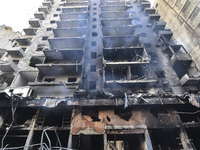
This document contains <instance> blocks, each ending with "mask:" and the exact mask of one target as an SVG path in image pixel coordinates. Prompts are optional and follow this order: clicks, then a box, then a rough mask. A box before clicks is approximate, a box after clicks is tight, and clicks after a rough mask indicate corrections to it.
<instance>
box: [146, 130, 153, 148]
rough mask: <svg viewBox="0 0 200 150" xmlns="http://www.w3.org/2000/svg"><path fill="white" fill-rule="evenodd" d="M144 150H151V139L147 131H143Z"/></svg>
mask: <svg viewBox="0 0 200 150" xmlns="http://www.w3.org/2000/svg"><path fill="white" fill-rule="evenodd" d="M145 150H153V146H152V143H151V138H150V136H149V131H148V130H147V129H146V130H145Z"/></svg>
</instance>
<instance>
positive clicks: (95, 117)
mask: <svg viewBox="0 0 200 150" xmlns="http://www.w3.org/2000/svg"><path fill="white" fill-rule="evenodd" d="M84 116H90V117H91V118H92V121H93V122H95V121H101V120H100V119H99V110H98V108H95V107H90V108H87V107H83V109H82V117H83V118H84Z"/></svg>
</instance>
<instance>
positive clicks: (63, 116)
mask: <svg viewBox="0 0 200 150" xmlns="http://www.w3.org/2000/svg"><path fill="white" fill-rule="evenodd" d="M150 6H151V4H150V2H149V1H145V0H137V1H117V0H90V1H87V0H86V1H81V0H46V1H44V2H43V3H42V6H41V7H39V8H38V12H36V13H35V14H34V17H35V18H31V19H30V20H29V24H30V27H29V28H26V29H24V34H20V33H18V32H12V31H10V30H9V28H8V27H5V26H1V28H0V30H1V33H2V35H0V36H2V38H0V40H1V43H2V44H0V45H1V47H0V57H1V61H0V70H1V74H0V84H1V91H0V101H1V102H0V107H1V109H0V141H1V149H2V150H7V149H24V150H34V149H42V150H44V149H48V150H50V149H52V150H54V149H55V150H56V149H63V150H64V149H74V150H75V149H80V150H86V149H87V150H94V149H95V150H116V149H118V150H153V149H154V150H165V149H168V150H169V149H170V150H178V149H185V150H196V149H200V144H199V142H200V134H199V130H200V110H199V108H200V97H199V89H200V74H199V70H198V67H197V65H196V63H195V62H194V60H193V58H192V57H191V55H190V53H188V51H187V49H186V48H185V47H184V46H183V45H181V44H180V43H177V42H176V41H175V40H174V35H173V32H172V31H171V29H169V28H167V27H166V25H167V23H166V22H165V21H164V20H163V18H162V16H160V15H159V14H158V12H157V11H156V9H154V8H150ZM5 35H6V36H5Z"/></svg>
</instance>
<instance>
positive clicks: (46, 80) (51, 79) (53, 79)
mask: <svg viewBox="0 0 200 150" xmlns="http://www.w3.org/2000/svg"><path fill="white" fill-rule="evenodd" d="M44 81H45V82H55V78H45V79H44Z"/></svg>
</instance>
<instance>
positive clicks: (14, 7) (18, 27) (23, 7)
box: [0, 0, 155, 31]
mask: <svg viewBox="0 0 200 150" xmlns="http://www.w3.org/2000/svg"><path fill="white" fill-rule="evenodd" d="M43 1H44V0H0V4H1V5H0V25H6V26H10V27H12V29H13V30H14V31H22V30H23V29H24V28H28V27H29V24H28V20H29V19H30V18H33V17H34V13H35V12H36V11H37V9H38V7H39V6H42V2H43ZM149 1H150V2H151V3H152V4H153V3H154V1H155V0H149Z"/></svg>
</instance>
